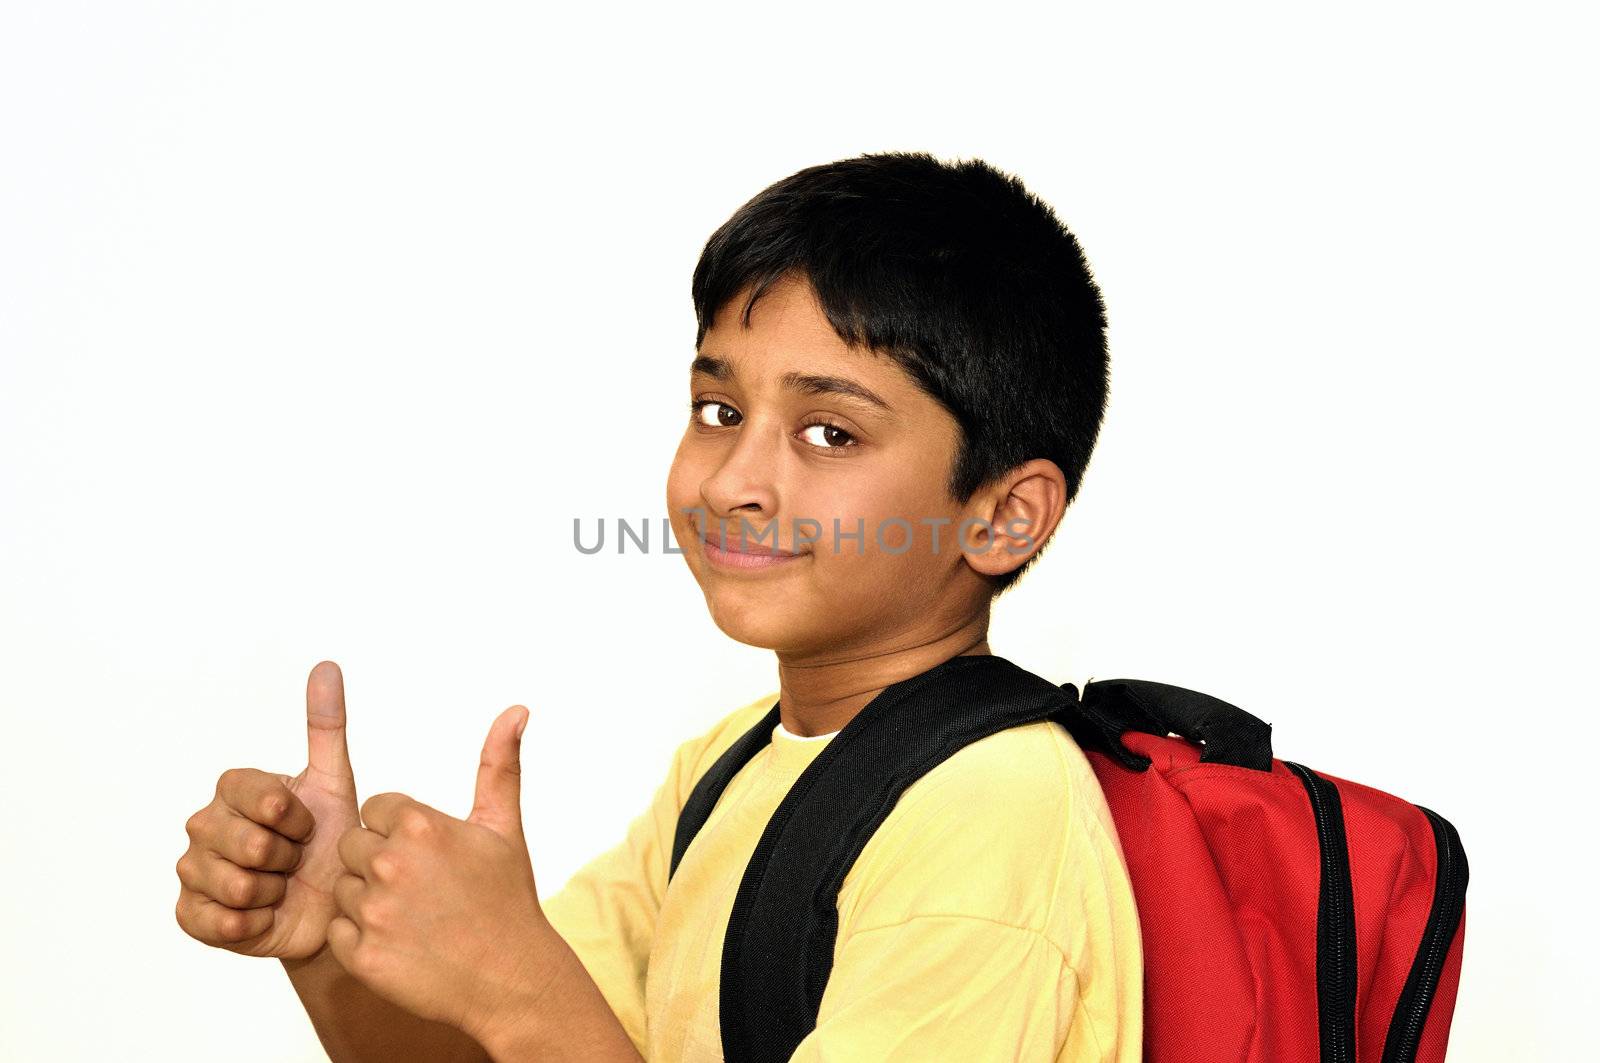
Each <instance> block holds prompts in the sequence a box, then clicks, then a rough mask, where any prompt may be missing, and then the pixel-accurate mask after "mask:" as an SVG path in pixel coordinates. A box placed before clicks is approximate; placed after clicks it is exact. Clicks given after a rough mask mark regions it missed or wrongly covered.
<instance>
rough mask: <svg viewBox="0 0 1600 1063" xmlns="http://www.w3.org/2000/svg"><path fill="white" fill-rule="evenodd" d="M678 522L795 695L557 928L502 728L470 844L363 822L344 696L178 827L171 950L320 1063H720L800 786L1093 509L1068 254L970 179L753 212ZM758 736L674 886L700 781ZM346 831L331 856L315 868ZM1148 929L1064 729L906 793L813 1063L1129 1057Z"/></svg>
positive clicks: (365, 810) (1019, 742) (996, 749)
mask: <svg viewBox="0 0 1600 1063" xmlns="http://www.w3.org/2000/svg"><path fill="white" fill-rule="evenodd" d="M693 298H694V304H695V309H696V313H697V316H698V319H699V334H698V336H697V337H696V351H697V355H696V357H695V358H694V360H693V363H692V365H691V373H690V407H689V411H688V412H689V423H688V426H687V428H686V430H685V433H684V435H683V438H682V440H681V442H680V444H679V446H678V450H677V453H676V455H675V457H674V459H673V463H672V468H671V472H670V474H669V477H668V483H667V501H668V506H669V512H670V519H671V522H672V527H673V531H674V535H675V538H676V540H677V543H678V544H679V545H680V546H681V548H682V549H683V556H684V559H685V561H686V562H687V563H688V564H689V566H690V568H691V570H692V571H693V573H694V575H695V578H696V580H697V581H698V582H699V585H700V587H701V590H702V591H703V593H704V596H705V600H706V605H707V607H708V608H709V609H710V611H711V615H712V617H713V618H714V619H715V621H716V623H717V625H718V626H719V627H720V628H721V629H722V630H723V631H724V632H726V633H727V634H728V635H729V636H730V637H732V638H735V639H737V640H739V641H741V642H745V643H748V644H751V645H757V646H763V647H766V648H769V649H772V650H773V651H774V652H775V654H776V655H777V659H778V676H779V689H778V691H777V692H774V693H770V694H768V695H767V696H765V697H763V698H761V699H758V700H757V701H755V702H752V703H751V704H749V705H746V706H744V707H742V708H739V709H737V710H735V711H734V712H732V713H730V714H728V715H727V716H725V717H723V718H722V719H721V720H720V721H719V722H718V723H717V724H716V725H715V726H713V727H712V728H710V729H709V730H708V731H706V732H705V733H704V734H702V735H700V736H699V737H697V738H694V739H692V740H690V741H688V742H685V743H684V744H683V745H681V746H680V747H679V748H678V750H677V752H676V754H675V755H674V758H673V760H672V763H671V766H670V768H669V770H668V773H667V777H666V779H665V781H664V782H663V783H662V784H661V786H660V788H659V789H658V790H657V792H656V794H655V797H654V799H653V801H652V803H651V805H650V807H649V808H648V809H647V810H646V811H645V813H644V814H643V815H641V816H640V817H638V818H637V819H636V820H635V821H634V822H633V823H632V824H631V825H630V827H629V829H628V832H627V835H626V837H625V838H624V839H623V840H622V841H621V843H620V844H618V845H617V846H616V847H614V848H613V849H611V850H609V851H607V852H605V853H603V854H601V855H600V856H599V857H597V858H596V859H595V860H593V861H592V862H591V863H589V864H588V865H587V866H585V867H584V868H582V869H581V870H579V871H578V873H577V874H575V875H574V876H573V877H572V879H571V880H570V881H569V882H568V883H566V885H565V886H564V887H563V888H562V889H561V890H560V891H559V892H557V893H556V894H555V895H553V896H551V897H549V898H548V899H547V900H545V901H544V902H543V903H542V904H541V903H540V902H539V901H538V900H537V897H536V894H535V890H534V883H533V874H532V871H531V868H530V866H529V858H528V853H527V849H526V846H525V844H524V843H523V838H522V831H521V826H520V818H519V811H518V799H517V798H518V789H517V782H516V778H517V776H516V771H517V767H516V765H517V750H518V743H519V740H520V735H521V727H522V725H523V723H525V721H526V710H525V709H523V708H522V707H521V706H514V707H513V708H512V709H510V710H507V711H506V712H505V713H503V714H502V715H501V716H500V718H499V719H497V720H496V721H495V724H494V726H493V727H492V728H491V730H490V734H489V738H488V741H487V742H486V744H485V747H484V757H483V762H482V765H481V767H480V772H479V784H478V797H477V801H476V803H475V806H474V809H473V812H472V814H471V815H470V816H469V817H468V819H467V820H465V821H460V820H455V819H453V818H451V817H449V816H445V815H444V814H442V813H439V812H437V811H436V810H433V809H430V808H428V807H427V806H425V805H421V804H420V803H418V802H415V801H412V800H411V799H409V798H406V797H404V796H402V795H398V794H382V795H379V796H377V797H374V798H371V799H369V800H368V801H367V802H366V804H365V805H363V806H362V808H361V810H360V812H361V816H360V820H359V821H358V819H357V815H356V813H357V810H356V805H355V787H354V781H353V776H352V774H351V772H350V770H349V761H348V756H347V755H346V754H345V752H344V744H343V726H344V705H343V693H342V686H341V680H340V677H339V673H338V669H337V668H336V667H335V666H333V665H332V664H331V663H329V662H324V663H323V664H321V665H318V667H317V669H316V670H314V671H313V673H312V676H311V680H310V682H309V684H308V688H307V709H308V724H309V726H310V729H311V730H310V734H311V756H310V764H309V765H308V768H307V772H306V773H303V774H302V775H301V776H299V777H297V778H296V779H293V780H290V779H288V778H287V777H286V776H278V775H270V774H267V773H261V772H254V773H251V772H244V771H240V770H237V769H236V770H235V772H230V773H227V774H225V775H224V776H223V780H222V782H220V783H219V786H218V795H217V798H216V799H215V800H214V801H213V802H212V804H211V805H209V806H207V808H206V809H203V810H202V811H201V812H200V813H197V814H196V816H195V817H194V818H192V819H191V822H190V834H191V837H192V838H193V839H194V843H193V845H192V846H191V848H190V851H189V852H188V853H186V854H185V857H184V859H183V860H181V861H180V862H179V878H180V880H181V881H182V882H183V890H182V892H181V893H180V899H179V905H178V915H179V922H180V923H181V924H183V926H184V928H185V929H186V930H188V931H189V932H190V933H191V934H193V935H194V936H196V937H199V938H200V939H201V940H203V941H207V942H209V943H212V944H217V945H220V946H222V947H227V948H232V949H234V950H235V951H240V952H246V953H250V954H254V955H276V956H280V957H283V958H284V962H285V965H286V967H287V968H288V969H289V973H290V977H291V979H293V981H294V984H295V987H296V989H297V991H298V992H299V993H300V996H301V999H302V1000H303V1002H304V1003H305V1005H306V1008H307V1010H308V1012H309V1013H310V1014H311V1017H312V1020H313V1022H314V1023H315V1025H316V1028H317V1030H318V1033H319V1035H320V1036H321V1037H322V1039H323V1043H324V1044H325V1045H326V1046H327V1047H328V1050H329V1053H330V1055H332V1056H333V1057H334V1058H335V1059H336V1060H341V1061H342V1060H345V1059H351V1060H356V1059H361V1060H365V1059H395V1058H406V1059H481V1058H483V1056H482V1053H481V1051H480V1050H479V1048H478V1046H479V1045H481V1046H483V1048H484V1049H486V1050H487V1051H488V1052H489V1054H490V1055H491V1056H492V1057H493V1058H495V1059H522V1058H529V1059H532V1058H538V1059H547V1058H573V1059H637V1058H640V1057H641V1056H642V1057H643V1058H646V1059H650V1060H653V1061H678V1060H697V1061H698V1060H715V1059H721V1058H722V1046H721V1040H720V1036H719V1017H718V1007H719V1001H718V988H719V968H720V962H721V955H722V941H723V934H724V931H725V929H726V927H727V924H728V920H729V914H730V906H731V903H732V899H733V897H734V895H735V893H736V891H737V889H738V885H739V882H740V878H741V875H742V873H743V871H744V868H745V866H746V864H747V863H748V862H749V860H750V856H751V853H752V852H753V850H754V848H755V845H756V842H757V840H758V838H759V837H760V835H761V832H762V829H763V828H764V826H765V825H766V823H767V821H768V820H769V818H770V817H771V815H772V813H773V811H774V809H776V808H777V806H778V804H779V802H780V801H781V800H782V799H783V797H784V795H785V794H786V793H787V792H788V789H789V787H790V786H791V785H792V784H793V783H794V782H795V780H796V779H797V778H798V777H799V775H800V774H801V772H802V771H804V769H805V768H806V766H807V765H809V764H810V763H811V762H812V760H813V759H814V758H815V757H816V756H817V754H818V753H820V752H821V750H822V748H823V747H824V746H825V745H826V744H827V742H828V741H829V740H831V739H832V738H833V736H834V735H836V734H837V733H838V732H839V730H841V729H842V728H843V727H844V726H845V725H846V724H847V723H848V722H849V721H850V720H851V719H852V718H853V717H854V716H855V715H856V714H857V713H859V712H860V711H861V710H862V709H863V708H864V707H865V706H866V705H867V704H868V703H869V702H871V701H872V699H873V698H874V697H875V696H876V695H877V694H878V693H879V692H881V691H882V690H883V689H884V688H885V687H887V686H889V685H891V684H893V683H896V682H899V681H902V680H906V679H909V678H911V677H914V676H917V675H920V674H922V673H923V672H925V671H927V670H928V669H930V668H932V667H934V666H935V665H937V664H939V663H941V662H943V661H946V660H948V659H950V658H952V657H955V656H958V655H965V654H986V653H989V652H990V650H989V646H988V642H987V631H988V620H989V611H990V606H991V603H992V601H993V599H994V597H995V596H997V595H998V594H999V593H1000V592H1001V591H1003V590H1005V589H1006V588H1007V587H1009V586H1011V585H1012V584H1013V583H1014V582H1015V581H1016V579H1017V578H1018V577H1019V576H1020V575H1021V573H1022V572H1023V571H1024V570H1025V569H1026V568H1027V567H1028V566H1029V565H1030V564H1031V563H1032V562H1033V560H1034V558H1036V557H1037V556H1038V553H1039V551H1040V550H1041V549H1042V547H1043V545H1044V544H1045V542H1046V541H1047V540H1048V539H1049V538H1050V537H1051V535H1052V533H1053V532H1054V531H1055V529H1056V527H1057V525H1058V524H1059V522H1060V520H1061V517H1062V515H1063V513H1064V511H1065V509H1066V507H1067V505H1068V504H1069V503H1070V502H1071V501H1072V499H1073V497H1074V496H1075V495H1076V493H1077V490H1078V486H1079V483H1080V482H1081V478H1082V475H1083V472H1084V469H1085V467H1086V466H1087V463H1088V460H1089V455H1090V452H1091V450H1092V449H1093V446H1094V442H1095V439H1096V437H1097V435H1098V431H1099V425H1100V421H1101V418H1102V415H1103V411H1104V405H1105V398H1106V374H1107V363H1106V352H1105V339H1104V328H1105V318H1104V308H1103V305H1102V303H1101V300H1100V295H1099V291H1098V289H1097V288H1096V286H1095V284H1094V282H1093V280H1092V279H1091V277H1090V275H1089V272H1088V269H1087V267H1086V265H1085V263H1084V260H1083V257H1082V253H1081V251H1080V250H1079V247H1078V244H1077V241H1076V240H1075V239H1074V238H1073V236H1072V235H1071V234H1070V233H1069V232H1068V231H1067V230H1066V229H1065V228H1064V227H1062V226H1061V224H1060V223H1059V221H1057V220H1056V218H1055V216H1054V214H1053V213H1052V212H1051V211H1050V209H1049V208H1048V207H1047V206H1045V205H1044V204H1043V203H1041V202H1040V201H1038V200H1037V199H1036V198H1034V197H1033V196H1032V195H1030V194H1029V193H1028V192H1027V191H1026V190H1025V189H1024V188H1023V187H1022V185H1021V184H1020V182H1018V181H1016V180H1015V179H1014V178H1010V177H1007V176H1005V175H1002V174H1000V173H998V172H996V171H994V170H993V169H992V168H990V167H988V166H987V165H985V164H983V163H981V162H979V161H967V162H961V163H955V164H946V163H942V162H940V161H938V160H935V159H934V158H932V157H931V156H929V155H926V154H922V153H891V154H874V155H865V156H861V157H859V158H854V159H847V160H841V161H839V162H836V163H832V164H828V165H824V166H814V167H810V168H808V169H805V170H802V171H800V172H798V173H796V174H794V175H792V176H791V177H789V178H786V179H785V180H783V181H780V182H778V183H777V184H775V185H773V186H771V187H770V188H768V189H766V190H765V191H763V192H762V193H761V194H759V195H758V196H756V197H755V198H754V199H752V200H751V201H750V202H749V203H746V204H745V205H744V206H743V207H741V208H740V210H739V211H738V212H737V213H735V214H734V216H733V217H732V218H731V219H729V221H728V222H727V223H725V224H724V225H723V226H722V227H721V228H720V229H718V230H717V232H716V233H714V234H713V235H712V237H711V239H710V240H709V242H708V243H707V245H706V248H705V250H704V253H703V254H702V256H701V260H700V262H699V264H698V266H697V267H696V269H695V274H694V281H693ZM774 704H776V705H777V707H778V709H779V717H778V718H779V723H778V725H777V726H776V727H774V728H773V731H772V735H771V742H770V743H769V744H768V745H767V746H766V747H765V748H763V749H762V750H761V752H759V753H758V754H757V755H756V757H755V758H754V759H753V760H751V761H750V762H749V763H748V764H746V765H745V766H744V767H743V768H742V769H741V770H740V771H739V773H738V774H737V775H736V776H735V777H734V778H733V780H732V782H731V783H730V784H729V785H728V787H727V789H726V790H725V791H724V792H723V793H722V795H721V797H720V798H719V800H718V802H717V805H716V807H715V810H714V811H713V813H712V815H711V817H710V818H709V819H708V820H707V821H706V823H705V824H704V826H703V827H702V829H701V830H700V832H699V833H698V834H697V835H696V836H695V839H694V842H693V844H692V845H690V846H689V848H688V849H687V850H686V851H685V852H684V853H683V855H682V860H681V863H680V864H679V865H678V867H677V869H676V871H675V873H674V874H673V875H672V877H671V886H672V888H671V889H670V890H668V889H667V883H668V873H667V872H668V862H669V860H670V857H671V853H672V848H673V836H674V828H675V825H676V822H677V818H678V815H679V812H680V810H681V809H682V807H683V804H684V802H685V801H686V800H687V798H688V796H689V793H690V791H691V790H692V789H693V787H694V784H695V782H696V780H697V779H699V778H700V777H701V775H703V774H704V773H705V772H706V770H707V769H708V768H709V767H710V766H711V765H712V763H714V762H715V761H716V759H717V758H718V756H720V755H721V754H722V752H723V751H725V750H726V749H727V748H728V747H729V745H731V744H732V743H733V741H734V740H735V739H737V738H738V737H739V736H740V735H742V734H743V733H745V731H746V730H748V729H749V728H750V727H752V726H753V725H754V724H755V723H756V722H757V721H759V720H760V719H761V718H762V717H763V716H764V715H765V714H766V713H767V711H768V710H770V709H772V708H773V706H774ZM330 834H331V835H333V836H334V837H336V839H337V841H336V844H334V843H331V842H330ZM1141 960H1142V957H1141V951H1140V940H1139V927H1138V920H1137V912H1136V908H1135V906H1134V900H1133V893H1132V889H1131V886H1130V884H1129V881H1128V877H1127V872H1126V868H1125V865H1124V863H1123V859H1122V852H1121V848H1120V845H1119V843H1118V840H1117V836H1116V832H1115V828H1114V826H1113V824H1112V821H1111V817H1110V815H1109V812H1108V810H1107V808H1106V805H1105V800H1104V797H1103V795H1102V793H1101V792H1100V789H1099V786H1098V783H1097V782H1096V779H1095V776H1094V774H1093V772H1092V770H1091V769H1090V767H1089V765H1088V762H1087V760H1086V758H1085V757H1084V755H1083V753H1082V752H1081V751H1080V750H1079V749H1078V747H1077V746H1076V744H1074V743H1073V741H1072V739H1071V738H1070V736H1069V735H1068V734H1067V733H1066V732H1065V730H1064V729H1063V728H1061V727H1059V726H1058V725H1056V724H1054V723H1052V722H1049V721H1038V722H1035V723H1032V724H1029V725H1026V726H1021V727H1015V728H1012V729H1010V730H1006V731H1002V732H999V733H997V734H993V735H990V736H988V737H987V738H983V739H981V740H978V741H975V742H972V743H971V744H969V745H967V746H965V747H963V748H962V749H960V750H959V751H958V752H956V753H955V754H954V755H952V756H950V757H949V758H948V759H946V760H944V761H943V762H941V763H940V764H939V765H938V766H936V767H935V768H934V769H932V770H931V771H929V772H928V773H927V774H926V775H924V776H923V777H922V778H920V779H918V780H917V781H916V782H915V783H913V784H912V785H911V786H910V787H909V788H907V790H906V791H905V793H904V794H903V795H902V796H901V798H900V800H899V801H898V803H896V804H895V805H894V807H893V809H892V810H891V811H890V814H889V815H888V817H887V818H886V819H885V820H884V821H883V822H882V824H881V825H880V826H879V827H878V829H877V831H876V832H875V833H874V834H873V836H872V838H871V839H870V841H869V842H868V844H867V846H866V848H865V849H864V850H863V851H862V852H861V855H860V857H859V858H858V859H857V860H856V862H855V863H854V864H853V865H852V866H851V868H850V870H849V873H848V875H847V877H846V878H845V880H844V883H843V885H842V887H841V889H840V891H839V896H838V933H837V941H836V947H835V954H834V963H833V966H832V968H831V972H830V975H829V978H828V982H827V986H826V992H825V994H824V996H823V998H822V1002H821V1007H820V1010H819V1013H818V1016H817V1022H816V1027H815V1029H814V1030H812V1032H811V1033H810V1034H809V1035H808V1036H807V1037H806V1038H805V1039H804V1041H802V1042H801V1044H800V1046H799V1048H798V1049H797V1051H796V1052H795V1054H794V1056H793V1057H792V1058H793V1059H795V1060H803V1061H820V1060H856V1059H860V1060H884V1059H895V1060H930V1059H939V1060H943V1059H949V1060H961V1061H967V1060H991V1059H993V1060H1015V1059H1024V1060H1060V1061H1070V1063H1080V1061H1091V1060H1093V1061H1115V1063H1134V1061H1137V1060H1138V1059H1139V1058H1140V1056H1141V1046H1142V1034H1141V1021H1142V1014H1141V1012H1142V992H1141V990H1142V974H1143V972H1142V966H1141Z"/></svg>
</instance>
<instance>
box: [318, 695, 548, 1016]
mask: <svg viewBox="0 0 1600 1063" xmlns="http://www.w3.org/2000/svg"><path fill="white" fill-rule="evenodd" d="M527 722H528V710H527V709H526V708H524V707H523V706H521V705H513V706H512V707H511V708H509V709H507V710H506V711H505V712H503V713H501V714H500V716H499V717H498V718H496V720H495V721H494V724H493V725H492V726H491V727H490V728H489V737H488V738H487V740H486V741H485V742H484V745H483V756H482V759H481V761H480V762H479V767H478V781H477V790H476V794H475V797H474V801H473V806H472V813H471V814H470V815H469V816H468V817H467V818H466V819H465V820H459V819H454V818H452V817H450V816H448V815H445V814H444V813H443V812H440V811H439V810H437V809H434V808H430V807H429V806H427V805H425V804H422V803H421V802H420V801H414V800H412V799H411V798H409V797H407V796H405V795H404V794H396V793H388V794H378V795H376V796H374V797H371V798H368V799H367V801H366V802H365V803H364V804H363V805H362V806H361V818H362V821H363V822H364V823H365V826H364V827H361V826H356V827H351V828H350V829H348V830H346V831H345V832H344V834H343V835H342V836H341V837H340V838H339V855H340V856H341V857H342V858H343V860H344V866H345V868H346V870H347V871H348V874H345V875H343V876H341V877H340V878H339V879H338V881H337V882H336V883H335V884H334V896H335V898H336V899H337V901H338V904H339V911H340V915H339V917H338V918H336V919H334V920H333V922H332V923H331V924H329V926H328V946H329V948H331V949H332V950H333V954H334V956H335V957H337V958H338V960H339V962H340V963H341V964H343V965H344V967H345V969H346V970H348V971H349V972H350V973H351V974H353V975H355V976H356V978H358V979H360V980H361V981H362V982H363V983H365V984H366V986H367V987H368V988H370V989H371V990H373V991H374V992H375V993H377V994H378V995H379V996H382V997H384V998H386V999H388V1000H390V1001H391V1002H393V1003H395V1004H398V1005H400V1006H401V1007H403V1008H406V1009H407V1010H409V1011H411V1012H413V1013H414V1014H417V1015H420V1016H422V1017H423V1018H426V1019H434V1020H436V1021H439V1022H445V1023H449V1024H450V1025H452V1026H455V1027H457V1028H458V1029H461V1030H463V1031H465V1032H466V1033H468V1034H471V1035H473V1036H474V1037H476V1038H478V1039H479V1040H480V1041H484V1040H486V1039H487V1038H492V1037H493V1036H494V1035H495V1034H496V1033H498V1032H499V1028H500V1026H501V1025H502V1024H504V1023H506V1022H508V1021H509V1017H510V1016H521V1015H527V1014H529V1013H530V1009H531V1008H532V1007H533V1006H534V1004H535V1003H536V1002H537V1000H538V998H539V995H540V993H541V992H542V991H543V989H544V988H545V987H546V985H548V984H549V982H550V980H551V978H552V976H553V975H554V974H555V973H556V971H557V969H558V967H559V964H560V962H561V960H560V959H559V958H558V957H559V956H560V954H561V950H562V946H563V945H564V943H562V942H560V938H559V935H558V934H557V933H556V931H555V929H554V927H552V926H551V925H550V923H549V921H548V920H546V918H545V915H544V911H543V910H542V909H541V908H540V906H539V898H538V893H537V891H536V889H535V886H534V880H533V866H532V864H531V862H530V861H529V859H528V847H527V843H526V841H525V840H524V838H523V834H522V808H521V802H522V779H521V767H520V745H521V741H522V729H523V727H525V726H526V724H527Z"/></svg>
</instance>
